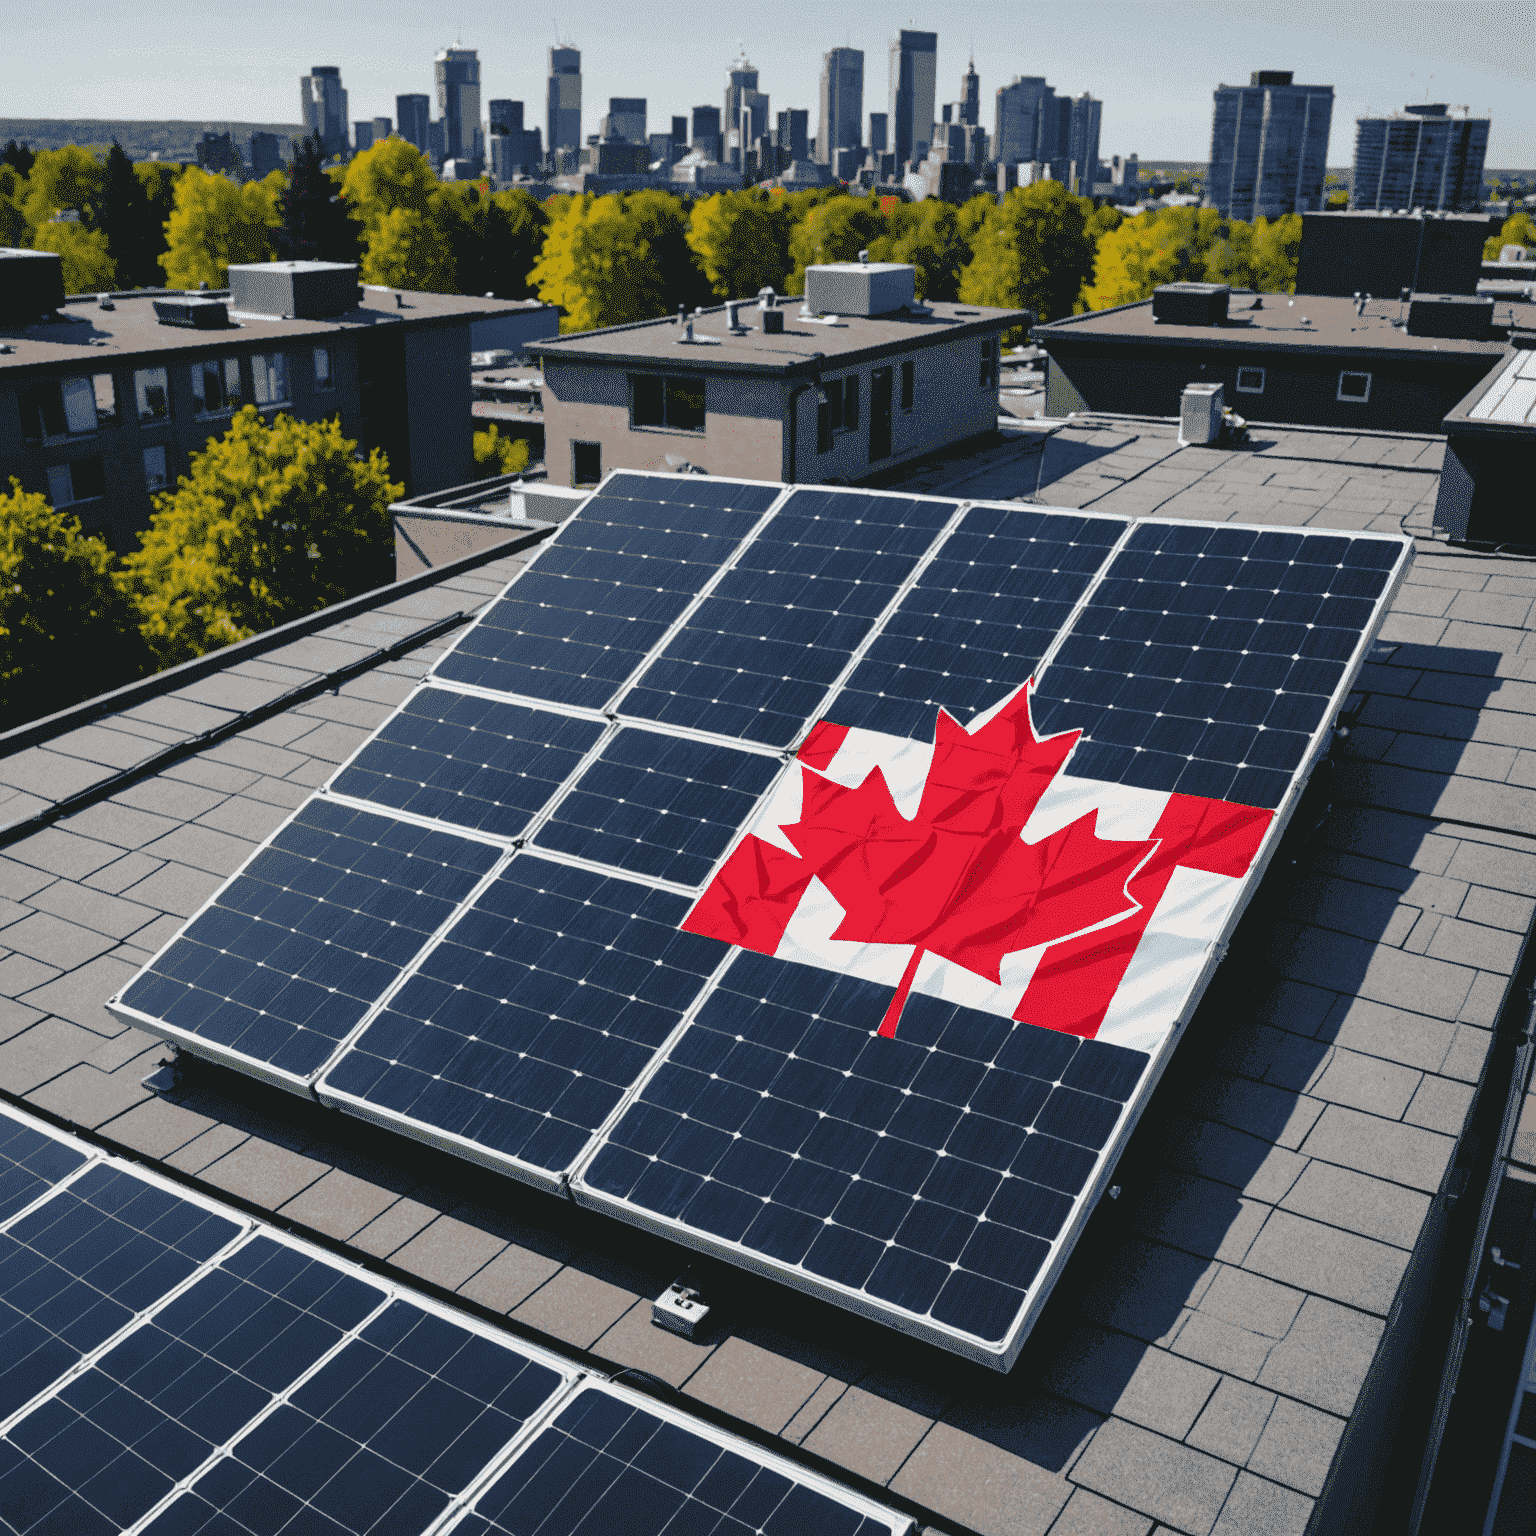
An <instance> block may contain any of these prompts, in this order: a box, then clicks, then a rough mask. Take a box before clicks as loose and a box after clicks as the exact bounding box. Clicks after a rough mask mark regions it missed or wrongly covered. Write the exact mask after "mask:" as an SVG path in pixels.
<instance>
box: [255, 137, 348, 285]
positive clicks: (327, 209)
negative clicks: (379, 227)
mask: <svg viewBox="0 0 1536 1536" xmlns="http://www.w3.org/2000/svg"><path fill="white" fill-rule="evenodd" d="M324 161H325V150H324V148H323V146H322V145H321V143H320V141H319V140H318V139H316V138H313V137H306V138H302V139H300V140H299V142H298V144H297V145H296V146H295V147H294V151H293V164H292V165H291V166H290V167H289V168H288V185H287V187H286V188H285V189H284V190H283V192H282V195H281V196H280V197H279V198H278V200H277V211H278V215H279V218H280V219H281V223H280V224H279V225H278V227H277V228H276V230H274V231H273V236H272V243H273V245H274V246H275V247H276V250H277V256H278V260H280V261H351V262H355V261H356V260H357V259H358V233H359V231H358V227H357V224H356V223H355V222H354V221H353V219H352V218H351V216H350V214H349V211H348V209H347V205H346V202H345V201H344V200H343V198H342V195H341V188H340V186H338V185H337V182H336V178H335V177H333V176H331V175H330V174H328V173H327V171H326V170H325V167H324Z"/></svg>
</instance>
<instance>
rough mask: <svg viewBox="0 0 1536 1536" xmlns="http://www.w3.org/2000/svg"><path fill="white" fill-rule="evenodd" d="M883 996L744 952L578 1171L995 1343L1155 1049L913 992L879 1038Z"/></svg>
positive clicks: (589, 1184)
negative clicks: (896, 1026) (895, 1032)
mask: <svg viewBox="0 0 1536 1536" xmlns="http://www.w3.org/2000/svg"><path fill="white" fill-rule="evenodd" d="M889 995H890V993H889V988H888V987H882V986H878V985H876V984H874V983H871V982H865V981H860V980H857V979H854V978H852V977H847V976H840V975H838V974H836V973H835V972H832V971H826V970H821V969H819V968H814V967H809V966H802V965H792V964H789V963H787V962H784V961H780V960H774V959H771V958H769V957H767V956H762V955H754V954H751V953H748V952H742V953H740V954H738V956H737V958H736V961H735V963H734V964H733V965H732V966H731V968H730V970H729V971H727V972H726V974H725V976H724V978H723V979H722V981H721V982H720V984H719V985H718V986H717V987H716V988H715V990H714V991H713V992H712V993H711V994H710V996H709V998H708V999H707V1000H706V1001H705V1003H704V1005H703V1006H702V1008H701V1009H700V1010H699V1012H698V1014H697V1015H696V1017H695V1018H694V1021H693V1022H692V1023H691V1024H690V1025H689V1027H688V1029H687V1030H686V1031H685V1033H684V1034H683V1036H682V1038H681V1039H680V1040H679V1041H678V1042H677V1044H676V1045H675V1046H674V1047H673V1048H672V1051H671V1052H670V1054H669V1056H668V1059H667V1062H666V1064H665V1065H664V1066H663V1067H662V1068H661V1069H660V1071H658V1072H657V1073H656V1075H655V1076H654V1077H653V1078H652V1079H651V1080H650V1082H648V1083H647V1084H646V1086H645V1088H644V1090H643V1091H642V1092H641V1094H640V1096H639V1097H638V1099H636V1101H635V1102H634V1103H633V1104H632V1105H631V1106H630V1107H629V1108H628V1109H627V1110H626V1111H625V1112H624V1114H623V1116H622V1117H621V1118H620V1120H619V1121H618V1123H617V1124H616V1125H615V1126H614V1128H613V1129H612V1130H611V1131H610V1132H609V1133H608V1134H607V1136H606V1137H605V1139H604V1143H603V1146H602V1149H601V1150H600V1151H599V1152H598V1153H597V1155H596V1156H595V1157H594V1158H593V1160H592V1162H591V1163H590V1164H589V1165H588V1167H587V1168H586V1170H585V1171H584V1172H583V1174H582V1175H581V1182H582V1185H583V1186H584V1187H585V1189H586V1190H587V1191H591V1192H596V1193H597V1194H598V1195H599V1196H600V1197H601V1196H607V1197H609V1199H611V1200H617V1201H622V1202H624V1203H625V1204H627V1205H628V1206H630V1207H632V1208H634V1209H635V1210H636V1211H638V1212H643V1213H644V1214H645V1215H646V1216H648V1217H650V1218H652V1219H653V1220H655V1221H657V1222H660V1223H676V1224H679V1225H680V1226H681V1227H684V1228H687V1229H690V1230H691V1231H693V1232H698V1233H703V1234H706V1235H707V1237H708V1238H713V1239H715V1240H716V1242H717V1244H722V1245H723V1244H729V1245H731V1249H730V1251H732V1252H733V1253H734V1254H736V1255H738V1256H741V1257H743V1258H746V1259H747V1260H749V1261H750V1262H753V1263H756V1264H759V1265H761V1264H763V1263H767V1264H769V1265H770V1266H772V1267H776V1268H778V1269H780V1270H782V1271H785V1272H793V1273H795V1274H798V1275H799V1276H801V1277H804V1278H805V1279H807V1280H809V1281H811V1282H812V1283H813V1285H818V1284H828V1285H831V1286H836V1287H841V1288H843V1289H844V1290H846V1291H850V1292H854V1293H857V1294H858V1295H860V1296H862V1297H863V1298H865V1299H867V1301H869V1302H871V1303H875V1304H877V1305H878V1306H879V1307H880V1309H882V1310H885V1309H898V1310H899V1311H901V1312H904V1313H907V1314H910V1315H911V1316H912V1317H914V1318H919V1319H926V1320H927V1321H929V1322H930V1323H932V1324H934V1325H937V1327H938V1328H939V1329H942V1330H949V1331H951V1332H954V1333H959V1334H965V1335H969V1336H971V1337H973V1338H975V1339H978V1340H981V1341H985V1342H987V1343H991V1344H995V1343H997V1342H998V1341H1000V1340H1002V1339H1004V1338H1005V1336H1006V1335H1007V1334H1008V1333H1009V1331H1010V1329H1011V1328H1012V1327H1013V1326H1014V1324H1015V1322H1016V1320H1017V1319H1018V1317H1019V1315H1020V1313H1021V1311H1022V1309H1023V1307H1024V1305H1025V1303H1026V1301H1027V1299H1028V1292H1029V1290H1030V1288H1031V1286H1032V1284H1033V1282H1034V1280H1035V1278H1036V1276H1037V1275H1038V1274H1039V1273H1040V1271H1041V1268H1042V1266H1043V1265H1044V1263H1045V1260H1046V1258H1047V1256H1048V1255H1049V1254H1050V1252H1051V1250H1052V1245H1053V1244H1054V1243H1055V1241H1056V1240H1057V1238H1058V1237H1059V1236H1060V1235H1061V1233H1062V1231H1063V1228H1064V1226H1065V1225H1066V1222H1067V1219H1068V1217H1069V1215H1070V1214H1071V1213H1072V1211H1073V1208H1074V1205H1075V1204H1076V1202H1077V1200H1078V1197H1079V1196H1081V1195H1082V1193H1083V1192H1084V1190H1085V1188H1086V1187H1087V1185H1088V1183H1089V1180H1090V1177H1091V1175H1092V1173H1093V1172H1094V1169H1095V1166H1096V1165H1097V1163H1098V1162H1099V1153H1100V1151H1101V1149H1103V1148H1104V1147H1105V1146H1106V1145H1107V1143H1108V1142H1109V1139H1110V1137H1111V1135H1112V1134H1113V1132H1114V1131H1115V1129H1116V1127H1117V1125H1118V1124H1119V1122H1120V1118H1121V1115H1122V1112H1123V1110H1124V1107H1125V1105H1126V1103H1127V1102H1128V1101H1129V1100H1130V1098H1131V1097H1132V1096H1133V1094H1134V1093H1135V1091H1136V1089H1137V1088H1138V1087H1139V1085H1140V1083H1141V1081H1142V1078H1143V1076H1144V1074H1145V1072H1146V1069H1147V1066H1148V1062H1149V1058H1148V1057H1147V1056H1146V1055H1144V1054H1143V1053H1141V1052H1139V1051H1130V1050H1126V1049H1124V1048H1122V1047H1119V1046H1114V1045H1108V1044H1105V1043H1103V1042H1100V1041H1092V1040H1081V1039H1079V1038H1078V1037H1076V1036H1074V1035H1067V1034H1062V1033H1060V1032H1058V1031H1055V1030H1050V1029H1041V1028H1038V1027H1036V1026H1034V1025H1032V1024H1024V1023H1017V1022H1014V1021H1013V1020H1010V1019H1006V1018H999V1017H997V1016H995V1015H992V1014H987V1013H981V1012H978V1011H977V1010H975V1009H971V1008H963V1007H958V1006H956V1005H954V1004H950V1003H945V1002H941V1001H940V1000H938V999H936V998H931V997H926V996H923V997H919V995H918V994H916V993H914V994H913V995H912V997H911V998H910V999H909V1001H908V1003H907V1008H906V1011H905V1012H904V1013H903V1015H902V1021H901V1032H900V1036H899V1038H897V1039H883V1038H881V1037H880V1036H879V1035H878V1034H877V1033H876V1029H877V1026H878V1024H879V1021H880V1018H881V1015H882V1013H883V1011H884V1009H885V1006H886V1003H887V1002H888V1001H889ZM599 1203H602V1202H601V1200H600V1202H599Z"/></svg>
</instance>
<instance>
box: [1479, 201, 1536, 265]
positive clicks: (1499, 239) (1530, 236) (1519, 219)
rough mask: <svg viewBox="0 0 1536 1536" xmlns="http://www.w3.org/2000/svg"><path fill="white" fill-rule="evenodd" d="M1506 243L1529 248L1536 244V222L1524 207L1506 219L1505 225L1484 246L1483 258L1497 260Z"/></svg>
mask: <svg viewBox="0 0 1536 1536" xmlns="http://www.w3.org/2000/svg"><path fill="white" fill-rule="evenodd" d="M1506 245H1523V246H1524V247H1525V248H1526V249H1527V250H1530V248H1531V247H1532V246H1536V223H1533V222H1532V220H1531V216H1530V214H1528V213H1527V212H1526V211H1525V210H1524V209H1523V208H1522V209H1521V210H1520V211H1519V212H1518V213H1512V214H1511V215H1510V216H1509V217H1508V218H1507V219H1505V221H1504V227H1503V228H1502V229H1501V230H1500V231H1499V232H1498V234H1496V235H1494V236H1493V238H1492V239H1490V240H1489V241H1488V243H1487V244H1486V245H1485V246H1484V247H1483V260H1484V261H1497V260H1498V259H1499V252H1500V250H1502V249H1503V247H1504V246H1506Z"/></svg>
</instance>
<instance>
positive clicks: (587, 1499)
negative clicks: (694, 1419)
mask: <svg viewBox="0 0 1536 1536" xmlns="http://www.w3.org/2000/svg"><path fill="white" fill-rule="evenodd" d="M743 1449H745V1447H743ZM788 1474H789V1469H787V1468H786V1469H784V1470H782V1471H781V1470H779V1469H778V1468H777V1467H775V1466H767V1465H765V1464H764V1463H763V1462H762V1461H760V1460H757V1459H755V1458H753V1457H750V1456H744V1455H741V1454H739V1453H738V1452H736V1451H734V1450H730V1449H727V1448H725V1447H724V1446H721V1445H719V1444H718V1443H717V1442H716V1441H715V1440H713V1439H711V1438H709V1437H706V1436H705V1435H702V1434H700V1433H698V1432H697V1431H695V1430H692V1429H687V1428H684V1427H683V1426H682V1425H680V1424H678V1423H676V1422H675V1421H673V1420H670V1419H666V1418H663V1417H662V1416H661V1415H659V1414H657V1413H655V1412H652V1411H651V1410H649V1409H647V1408H643V1407H640V1406H638V1405H636V1404H634V1403H631V1402H630V1401H629V1400H628V1399H626V1398H623V1397H620V1396H619V1395H617V1394H615V1393H611V1392H609V1391H606V1390H604V1389H602V1388H600V1387H584V1388H583V1389H582V1390H581V1391H580V1392H578V1393H577V1394H576V1395H575V1396H574V1397H573V1398H572V1399H571V1401H570V1402H569V1403H568V1404H567V1405H566V1406H565V1407H564V1408H563V1409H561V1411H560V1413H559V1415H558V1416H557V1417H556V1418H555V1420H554V1421H553V1423H551V1424H549V1425H547V1426H545V1427H544V1428H543V1429H541V1430H540V1431H539V1432H538V1434H536V1435H535V1436H534V1437H533V1439H532V1440H530V1441H529V1443H528V1445H527V1446H526V1447H525V1448H524V1449H523V1450H522V1451H521V1452H520V1453H519V1454H518V1456H517V1458H516V1459H515V1460H514V1461H513V1462H512V1464H511V1466H509V1467H508V1468H507V1470H506V1471H505V1472H503V1473H502V1474H501V1476H500V1477H499V1478H497V1479H496V1481H495V1482H494V1483H492V1484H491V1486H490V1487H489V1488H488V1489H487V1490H486V1491H485V1492H484V1493H483V1494H481V1495H480V1496H479V1498H478V1499H477V1500H476V1501H475V1506H474V1509H473V1511H472V1512H471V1514H470V1515H469V1516H468V1517H467V1518H466V1519H465V1520H464V1521H463V1522H462V1523H460V1524H459V1525H458V1526H456V1527H455V1530H456V1532H458V1533H459V1536H493V1533H495V1536H617V1533H621V1532H623V1533H631V1532H632V1533H634V1536H641V1533H644V1536H659V1533H662V1532H665V1533H667V1536H705V1533H709V1536H876V1533H879V1532H883V1533H886V1536H889V1533H890V1531H891V1530H892V1526H893V1521H892V1519H891V1518H889V1517H887V1518H886V1519H884V1520H881V1519H877V1518H875V1517H874V1516H873V1515H871V1514H868V1513H866V1512H865V1507H864V1506H863V1505H862V1503H861V1504H857V1505H856V1504H854V1503H853V1501H852V1500H846V1501H845V1500H842V1499H837V1498H834V1497H833V1496H831V1495H830V1494H829V1493H827V1492H824V1491H823V1490H822V1488H820V1487H811V1486H808V1485H807V1484H806V1483H804V1482H801V1481H799V1480H797V1479H796V1478H795V1477H794V1476H792V1475H788Z"/></svg>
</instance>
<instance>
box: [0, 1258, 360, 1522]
mask: <svg viewBox="0 0 1536 1536" xmlns="http://www.w3.org/2000/svg"><path fill="white" fill-rule="evenodd" d="M383 1299H384V1298H383V1293H382V1292H381V1291H380V1290H379V1289H378V1288H377V1287H376V1286H373V1285H369V1284H365V1283H364V1282H363V1281H361V1280H358V1279H357V1278H355V1277H354V1276H352V1275H349V1274H347V1273H346V1272H345V1271H343V1270H341V1269H340V1268H338V1267H337V1266H336V1265H335V1264H333V1263H331V1262H329V1261H326V1260H323V1259H318V1258H312V1257H308V1256H306V1255H305V1254H303V1253H300V1252H298V1251H296V1250H295V1249H292V1248H289V1247H287V1246H285V1245H283V1244H281V1243H277V1242H274V1241H273V1240H272V1239H271V1238H268V1237H265V1236H257V1237H255V1238H253V1239H252V1240H251V1241H250V1242H249V1243H247V1244H245V1245H244V1246H243V1247H241V1248H239V1249H237V1250H236V1251H235V1252H234V1253H232V1254H231V1255H229V1256H228V1257H227V1258H226V1259H225V1260H224V1261H223V1263H221V1264H219V1265H218V1266H216V1267H215V1268H213V1269H211V1270H209V1271H207V1272H206V1273H205V1274H203V1275H202V1276H201V1277H200V1278H199V1279H198V1280H196V1281H195V1282H194V1283H193V1284H192V1285H191V1286H189V1287H188V1288H187V1289H186V1290H185V1291H183V1292H182V1294H181V1295H180V1296H178V1297H177V1298H176V1299H175V1300H174V1301H172V1302H170V1303H169V1304H168V1305H167V1306H165V1307H164V1308H162V1309H161V1310H160V1311H159V1312H158V1313H157V1314H156V1315H155V1316H154V1317H153V1318H152V1319H150V1320H149V1321H148V1322H146V1323H145V1324H144V1325H143V1326H142V1327H139V1328H137V1329H135V1330H134V1331H133V1332H132V1333H130V1334H129V1335H128V1336H127V1338H125V1339H124V1340H123V1341H122V1342H121V1343H120V1344H118V1345H116V1346H115V1347H114V1348H113V1349H111V1350H109V1351H108V1352H107V1353H106V1354H105V1355H103V1356H102V1357H101V1358H100V1359H98V1360H97V1361H96V1362H95V1363H94V1364H93V1365H92V1366H91V1367H90V1368H88V1369H87V1370H85V1371H84V1372H82V1373H81V1374H79V1375H78V1376H75V1377H73V1378H71V1379H70V1380H69V1381H68V1382H66V1383H65V1384H64V1385H63V1386H62V1387H61V1388H60V1389H59V1391H58V1393H57V1394H56V1395H55V1396H53V1397H50V1398H48V1399H47V1400H45V1401H44V1402H43V1403H41V1404H40V1405H39V1406H38V1407H37V1408H35V1409H34V1410H33V1411H32V1412H31V1413H29V1414H28V1415H27V1416H26V1417H25V1418H24V1419H22V1420H20V1422H18V1423H17V1424H16V1425H15V1426H14V1427H13V1428H12V1429H11V1431H10V1433H9V1434H8V1435H7V1436H6V1438H5V1439H3V1440H0V1512H3V1513H0V1518H3V1519H4V1520H5V1521H6V1522H8V1524H9V1526H10V1528H11V1529H12V1530H14V1531H16V1532H18V1533H19V1536H30V1533H32V1532H34V1531H37V1532H41V1531H65V1530H67V1531H70V1532H72V1533H76V1536H93V1533H95V1532H98V1531H99V1532H102V1533H106V1532H117V1531H121V1530H123V1529H125V1528H126V1527H128V1526H130V1525H132V1524H133V1523H134V1522H135V1521H137V1520H140V1519H142V1518H143V1517H144V1516H145V1515H147V1514H148V1513H149V1512H150V1511H151V1510H152V1509H153V1508H154V1507H155V1505H156V1504H158V1503H159V1502H160V1500H161V1499H163V1498H164V1497H165V1495H166V1494H168V1493H169V1492H170V1491H171V1490H172V1489H173V1488H174V1487H175V1485H176V1484H177V1483H178V1482H180V1481H181V1480H182V1479H183V1478H186V1477H189V1476H190V1475H191V1474H192V1473H194V1472H195V1471H196V1470H197V1469H198V1468H199V1467H200V1466H202V1465H203V1463H204V1462H205V1461H207V1460H208V1458H209V1457H210V1456H211V1455H212V1454H213V1452H214V1451H215V1450H216V1449H217V1448H218V1447H219V1446H220V1445H222V1444H224V1443H225V1442H226V1441H228V1440H231V1439H233V1438H234V1437H235V1436H236V1435H237V1434H239V1433H240V1432H241V1430H242V1429H243V1428H244V1427H245V1426H246V1425H247V1424H248V1423H249V1422H250V1421H251V1420H252V1419H253V1418H255V1417H256V1415H257V1414H259V1413H261V1412H263V1411H264V1410H265V1409H266V1408H267V1407H268V1406H269V1405H270V1404H271V1403H272V1401H273V1399H274V1398H275V1396H276V1395H277V1394H278V1393H281V1392H284V1391H286V1390H287V1389H288V1388H289V1387H291V1386H292V1385H293V1384H294V1382H296V1381H297V1380H298V1379H299V1377H300V1376H301V1375H302V1374H303V1373H304V1372H305V1371H306V1370H309V1369H310V1368H311V1367H313V1366H314V1365H315V1364H316V1363H317V1362H318V1361H319V1360H320V1359H321V1358H322V1357H323V1356H324V1355H325V1353H326V1352H327V1351H328V1350H330V1349H332V1348H334V1347H335V1345H337V1344H338V1343H339V1342H340V1341H341V1340H342V1338H343V1337H344V1336H345V1334H346V1332H347V1331H348V1330H350V1329H352V1328H354V1327H356V1326H357V1324H359V1323H360V1322H362V1320H363V1319H364V1318H365V1317H366V1316H367V1315H368V1314H369V1313H370V1312H371V1311H373V1310H374V1309H375V1308H376V1307H378V1306H379V1305H380V1303H381V1302H382V1301H383ZM22 1511H25V1514H23V1515H21V1517H20V1518H19V1519H18V1513H19V1512H22Z"/></svg>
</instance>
